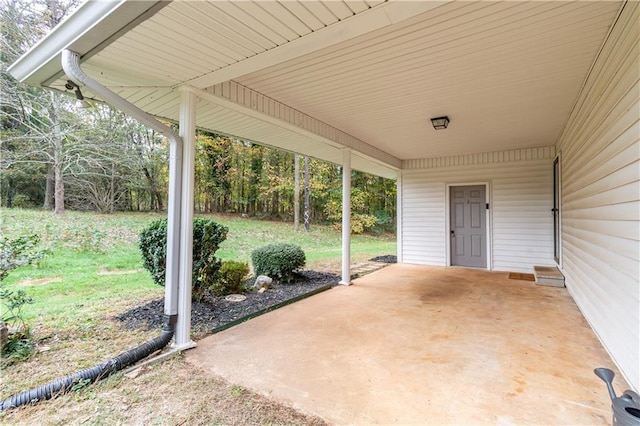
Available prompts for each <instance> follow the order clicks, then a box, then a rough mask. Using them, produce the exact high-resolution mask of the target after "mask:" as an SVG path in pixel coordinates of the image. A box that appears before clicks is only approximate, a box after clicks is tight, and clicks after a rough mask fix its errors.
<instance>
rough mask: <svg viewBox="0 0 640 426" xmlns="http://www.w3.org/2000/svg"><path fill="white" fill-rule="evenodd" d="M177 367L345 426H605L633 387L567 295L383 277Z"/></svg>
mask: <svg viewBox="0 0 640 426" xmlns="http://www.w3.org/2000/svg"><path fill="white" fill-rule="evenodd" d="M185 356H186V359H187V360H188V361H189V362H191V363H193V364H195V365H198V366H200V367H201V368H202V369H203V370H205V371H207V372H210V373H213V374H216V375H219V376H222V377H224V378H225V379H227V380H228V381H230V382H232V383H234V384H237V385H240V386H244V387H246V388H250V389H253V390H255V391H257V392H259V393H262V394H264V395H267V396H269V397H272V398H275V399H277V400H280V401H283V402H285V403H288V404H290V405H292V406H294V407H295V408H298V409H300V410H302V411H304V412H307V413H310V414H316V415H318V416H320V417H322V418H324V419H325V420H327V421H328V422H330V423H334V424H339V425H345V424H406V425H409V424H412V425H418V424H446V423H449V424H451V423H454V424H608V423H610V421H611V408H610V405H611V404H610V400H609V397H608V394H607V391H606V387H605V385H604V383H603V382H602V381H600V379H598V378H597V377H596V376H595V375H594V374H593V369H594V368H595V367H608V368H611V369H613V370H614V371H615V372H616V374H617V376H616V381H615V382H614V386H615V387H616V390H617V392H618V393H621V392H622V391H623V390H624V389H628V388H629V386H628V385H627V384H626V383H625V382H624V380H623V379H621V378H620V374H619V373H618V371H617V369H616V368H615V367H614V366H613V362H612V361H611V359H610V357H609V356H608V354H607V353H606V352H605V350H604V349H603V347H602V345H601V344H600V343H599V341H598V340H597V338H596V337H595V335H594V334H593V332H592V330H591V328H590V327H589V326H588V324H587V322H586V321H585V320H584V318H583V317H582V315H581V314H580V312H579V310H578V308H577V307H576V305H575V303H574V302H573V300H572V298H571V297H570V295H569V293H568V291H567V289H565V288H552V287H543V286H538V285H536V284H535V283H533V282H528V281H519V280H510V279H508V274H507V273H499V272H487V271H484V270H473V269H462V268H436V267H426V266H415V265H393V266H390V267H387V268H384V269H382V270H380V271H378V272H375V273H373V274H370V275H367V276H365V277H363V278H360V279H357V280H355V281H354V284H353V285H352V286H349V287H336V288H334V289H332V290H329V291H326V292H324V293H321V294H318V295H316V296H313V297H311V298H308V299H305V300H303V301H300V302H297V303H295V304H292V305H289V306H286V307H284V308H281V309H279V310H277V311H274V312H271V313H269V314H266V315H263V316H261V317H258V318H255V319H253V320H251V321H248V322H246V323H244V324H241V325H239V326H236V327H233V328H231V329H228V330H226V331H224V332H221V333H219V334H216V335H212V336H209V337H207V338H205V339H203V340H201V341H199V342H198V347H197V348H195V349H192V350H190V351H188V352H186V353H185Z"/></svg>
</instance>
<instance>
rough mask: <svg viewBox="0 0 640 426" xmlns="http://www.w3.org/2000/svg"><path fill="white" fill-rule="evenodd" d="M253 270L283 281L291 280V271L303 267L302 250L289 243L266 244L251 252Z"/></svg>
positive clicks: (257, 273) (304, 260) (303, 256)
mask: <svg viewBox="0 0 640 426" xmlns="http://www.w3.org/2000/svg"><path fill="white" fill-rule="evenodd" d="M251 261H252V262H253V272H254V273H255V274H256V276H258V275H267V276H269V277H271V278H273V279H276V280H278V281H283V282H291V280H293V273H294V272H295V271H298V270H300V269H302V268H303V267H304V264H305V262H306V259H305V255H304V251H302V248H301V247H300V246H297V245H295V244H289V243H275V244H267V245H266V246H263V247H259V248H257V249H255V250H254V251H253V252H251Z"/></svg>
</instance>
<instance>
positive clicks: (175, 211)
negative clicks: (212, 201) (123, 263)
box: [62, 49, 191, 341]
mask: <svg viewBox="0 0 640 426" xmlns="http://www.w3.org/2000/svg"><path fill="white" fill-rule="evenodd" d="M62 69H63V70H64V72H65V74H66V75H67V77H68V78H69V79H71V80H72V81H73V82H74V83H76V84H77V85H78V86H87V87H88V88H89V89H90V90H91V91H92V92H93V93H94V94H96V95H98V96H99V97H100V98H102V99H103V100H104V101H106V102H107V103H108V104H110V105H111V106H113V107H115V108H117V109H119V110H121V111H124V112H126V113H127V114H129V115H131V116H132V117H134V118H135V119H137V120H138V121H140V122H141V123H144V124H145V125H147V126H149V127H150V128H152V129H153V130H155V131H156V132H158V133H160V134H161V135H163V136H165V137H166V138H167V139H169V142H170V145H169V146H170V151H169V201H168V207H167V210H168V212H167V213H168V224H167V268H166V282H165V299H164V313H165V315H169V316H171V317H172V323H173V324H175V321H176V319H177V316H178V279H179V272H180V271H179V266H180V214H181V213H180V204H181V200H182V163H183V159H182V138H181V137H180V136H179V135H178V134H177V133H176V132H175V131H174V130H173V129H172V128H171V127H169V126H166V125H164V124H162V123H161V122H159V121H158V120H157V119H156V118H155V117H153V116H152V115H150V114H147V113H146V112H144V111H143V110H141V109H140V108H138V107H137V106H135V105H133V104H132V103H130V102H128V101H127V100H125V99H123V98H121V97H120V96H118V95H117V94H115V93H113V92H112V91H111V90H109V89H107V88H106V87H104V86H103V85H102V84H100V83H98V82H97V81H96V80H94V79H92V78H91V77H89V76H88V75H87V74H85V72H84V71H82V69H81V68H80V56H79V55H78V54H77V53H75V52H72V51H70V50H68V49H65V50H63V51H62ZM190 254H191V253H186V254H185V255H187V256H188V255H190ZM189 273H191V271H189ZM188 333H189V331H188V330H187V336H186V338H187V339H189V334H188ZM182 337H183V336H178V335H177V333H176V341H178V340H179V339H181V338H182Z"/></svg>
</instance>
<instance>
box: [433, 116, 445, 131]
mask: <svg viewBox="0 0 640 426" xmlns="http://www.w3.org/2000/svg"><path fill="white" fill-rule="evenodd" d="M431 124H433V128H434V129H436V130H444V129H446V128H447V127H449V117H447V116H446V115H445V116H442V117H435V118H432V119H431Z"/></svg>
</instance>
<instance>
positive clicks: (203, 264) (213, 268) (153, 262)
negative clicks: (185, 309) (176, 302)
mask: <svg viewBox="0 0 640 426" xmlns="http://www.w3.org/2000/svg"><path fill="white" fill-rule="evenodd" d="M228 231H229V230H228V228H226V227H224V226H222V225H219V224H217V223H216V222H214V221H213V220H211V219H203V218H196V219H194V220H193V278H192V280H193V288H192V297H193V300H202V299H203V298H204V292H205V289H207V288H208V287H211V286H212V285H214V283H215V282H216V281H217V280H218V274H219V270H220V266H221V263H222V262H221V261H220V259H218V258H216V257H215V253H216V251H217V250H218V248H219V246H220V243H222V242H223V241H224V240H225V239H226V238H227V232H228ZM139 247H140V251H141V252H142V259H143V266H144V267H145V268H146V269H147V270H148V271H149V272H150V273H151V277H152V279H153V281H154V282H155V283H156V284H158V285H162V286H164V285H165V272H166V258H167V219H162V220H157V221H154V222H152V223H151V224H150V225H149V226H148V227H147V228H145V229H144V230H143V231H142V233H141V234H140V240H139Z"/></svg>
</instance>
